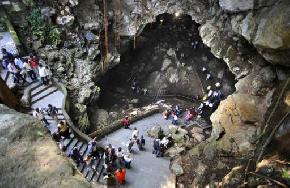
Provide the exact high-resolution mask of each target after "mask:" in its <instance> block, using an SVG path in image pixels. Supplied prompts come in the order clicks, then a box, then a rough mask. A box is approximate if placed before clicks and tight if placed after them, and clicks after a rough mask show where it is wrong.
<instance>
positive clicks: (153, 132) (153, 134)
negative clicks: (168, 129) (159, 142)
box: [147, 125, 162, 138]
mask: <svg viewBox="0 0 290 188" xmlns="http://www.w3.org/2000/svg"><path fill="white" fill-rule="evenodd" d="M160 129H162V128H161V126H160V125H156V126H153V127H152V128H150V129H149V130H148V131H147V134H148V136H150V137H152V138H158V133H159V131H160Z"/></svg>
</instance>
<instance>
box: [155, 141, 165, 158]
mask: <svg viewBox="0 0 290 188" xmlns="http://www.w3.org/2000/svg"><path fill="white" fill-rule="evenodd" d="M164 152H165V147H164V144H162V143H160V145H159V150H157V155H156V157H163V156H164Z"/></svg>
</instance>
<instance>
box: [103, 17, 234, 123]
mask: <svg viewBox="0 0 290 188" xmlns="http://www.w3.org/2000/svg"><path fill="white" fill-rule="evenodd" d="M199 26H200V25H199V24H197V23H196V22H194V21H193V20H192V18H191V16H189V15H172V14H161V15H159V16H157V17H156V22H153V23H149V24H147V25H146V26H145V27H144V29H143V31H142V32H141V34H140V35H139V36H137V37H136V41H135V44H136V46H135V48H133V42H134V41H132V40H131V41H130V45H129V47H128V48H127V49H126V50H124V49H123V51H124V53H122V54H121V62H120V63H119V64H118V65H117V66H115V67H114V68H112V69H111V70H109V71H108V72H107V73H106V74H105V75H104V77H103V78H102V80H101V81H100V83H99V85H100V86H101V96H100V99H99V100H98V105H99V107H100V108H103V109H106V110H107V111H109V112H110V111H121V110H123V109H128V108H132V107H141V106H145V105H147V104H150V103H152V102H156V101H157V100H160V99H166V101H167V102H169V103H171V104H173V105H176V104H179V105H182V106H183V107H184V108H188V107H192V105H194V106H198V105H199V104H200V103H201V102H202V98H204V96H205V95H207V92H208V91H207V88H208V87H209V86H210V87H211V90H214V89H215V84H216V83H220V84H221V88H220V89H221V90H222V92H223V93H224V95H225V96H227V95H229V94H231V93H233V92H234V91H235V87H234V84H235V78H234V75H233V74H232V73H231V72H230V71H229V69H228V67H227V65H226V64H225V63H224V62H223V61H222V60H220V59H217V58H216V57H214V56H213V55H212V53H211V52H210V49H209V48H208V47H207V46H205V45H204V44H203V42H202V39H201V37H200V36H199V31H198V29H199ZM203 68H205V69H206V70H207V73H204V72H203V71H202V70H203ZM207 74H210V75H211V78H210V79H206V77H207ZM134 85H135V86H136V87H137V88H139V89H138V90H137V91H136V87H135V90H133V89H132V87H134ZM178 96H179V97H178ZM193 96H194V97H196V96H198V99H199V100H195V101H193V100H192V98H193ZM210 113H211V112H209V113H205V114H204V116H206V119H209V115H210Z"/></svg>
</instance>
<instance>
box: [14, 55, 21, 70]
mask: <svg viewBox="0 0 290 188" xmlns="http://www.w3.org/2000/svg"><path fill="white" fill-rule="evenodd" d="M14 63H15V65H16V66H18V67H19V68H20V69H23V61H22V60H21V58H19V57H16V58H15V59H14Z"/></svg>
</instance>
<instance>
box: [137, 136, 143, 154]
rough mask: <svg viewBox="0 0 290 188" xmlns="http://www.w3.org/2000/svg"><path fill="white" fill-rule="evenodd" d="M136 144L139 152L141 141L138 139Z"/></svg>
mask: <svg viewBox="0 0 290 188" xmlns="http://www.w3.org/2000/svg"><path fill="white" fill-rule="evenodd" d="M136 143H137V147H138V149H139V151H141V150H142V145H141V140H140V139H139V138H137V140H136Z"/></svg>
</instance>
